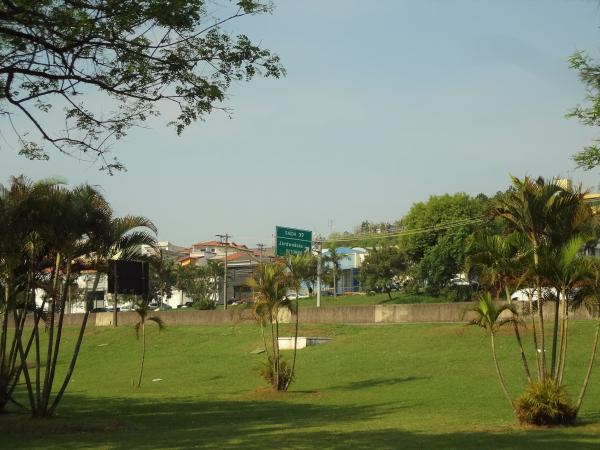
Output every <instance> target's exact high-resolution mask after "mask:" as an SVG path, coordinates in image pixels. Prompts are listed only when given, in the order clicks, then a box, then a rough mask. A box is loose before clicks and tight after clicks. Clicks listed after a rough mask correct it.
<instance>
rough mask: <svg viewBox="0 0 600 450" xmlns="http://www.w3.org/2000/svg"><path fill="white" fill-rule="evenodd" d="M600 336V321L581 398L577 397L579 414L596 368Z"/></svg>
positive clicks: (576, 404)
mask: <svg viewBox="0 0 600 450" xmlns="http://www.w3.org/2000/svg"><path fill="white" fill-rule="evenodd" d="M599 334H600V320H599V321H598V324H597V325H596V333H595V335H594V344H593V345H592V353H591V355H590V362H589V363H588V367H587V371H586V373H585V378H584V379H583V385H582V386H581V392H579V397H577V403H575V412H576V413H578V412H579V409H580V408H581V403H582V402H583V397H584V396H585V391H586V389H587V386H588V383H589V382H590V375H591V373H592V368H593V367H594V361H595V359H596V350H597V348H598V335H599Z"/></svg>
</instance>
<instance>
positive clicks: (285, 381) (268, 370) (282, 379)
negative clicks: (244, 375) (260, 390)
mask: <svg viewBox="0 0 600 450" xmlns="http://www.w3.org/2000/svg"><path fill="white" fill-rule="evenodd" d="M260 375H261V376H262V377H263V378H264V379H265V381H267V382H268V383H269V384H270V385H271V386H272V387H273V389H276V390H278V391H282V390H285V387H286V386H288V385H289V384H290V383H291V382H292V379H293V378H294V375H293V373H292V368H291V366H290V365H289V364H288V363H287V362H285V361H284V360H283V359H280V360H279V385H278V383H277V382H276V380H275V370H274V367H273V359H272V358H271V357H269V359H268V360H267V361H265V362H264V363H263V365H262V367H261V368H260Z"/></svg>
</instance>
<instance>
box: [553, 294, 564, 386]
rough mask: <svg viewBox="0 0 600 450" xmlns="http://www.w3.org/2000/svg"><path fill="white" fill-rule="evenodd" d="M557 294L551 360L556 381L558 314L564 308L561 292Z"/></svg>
mask: <svg viewBox="0 0 600 450" xmlns="http://www.w3.org/2000/svg"><path fill="white" fill-rule="evenodd" d="M557 293H558V298H557V299H556V305H555V306H554V321H553V324H552V325H553V327H552V359H551V363H550V373H551V376H552V378H553V379H554V380H556V375H557V372H558V370H557V363H558V361H557V359H556V350H557V348H558V318H559V315H558V312H559V309H560V307H561V306H562V302H561V297H562V295H561V291H560V290H558V289H557Z"/></svg>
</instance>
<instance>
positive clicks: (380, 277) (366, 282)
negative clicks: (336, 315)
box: [360, 246, 407, 299]
mask: <svg viewBox="0 0 600 450" xmlns="http://www.w3.org/2000/svg"><path fill="white" fill-rule="evenodd" d="M406 267H407V266H406V260H405V256H404V254H403V253H402V252H401V251H400V250H399V249H398V248H397V247H389V246H387V247H382V248H380V249H377V248H373V249H372V250H371V252H370V253H369V254H368V255H367V256H366V257H365V260H364V262H363V264H362V266H361V268H360V278H361V283H362V284H363V287H364V288H365V289H367V291H382V292H387V294H388V296H389V298H390V299H391V298H392V295H391V292H392V285H393V283H394V282H395V281H398V280H397V278H398V276H399V275H401V274H403V273H404V272H405V271H406Z"/></svg>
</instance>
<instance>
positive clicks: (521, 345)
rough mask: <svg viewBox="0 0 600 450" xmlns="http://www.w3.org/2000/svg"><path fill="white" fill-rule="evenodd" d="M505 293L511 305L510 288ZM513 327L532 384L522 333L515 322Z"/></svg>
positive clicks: (524, 367) (505, 289)
mask: <svg viewBox="0 0 600 450" xmlns="http://www.w3.org/2000/svg"><path fill="white" fill-rule="evenodd" d="M504 291H505V294H506V301H507V302H508V303H510V291H509V290H508V286H506V287H505V288H504ZM498 298H500V289H498ZM513 327H514V330H515V338H516V339H517V343H518V344H519V349H520V350H521V361H523V369H524V370H525V376H526V377H527V381H528V382H529V383H531V372H530V371H529V364H528V363H527V356H526V355H525V349H524V348H523V341H522V340H521V333H520V332H519V324H518V323H517V322H516V321H515V322H513Z"/></svg>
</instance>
